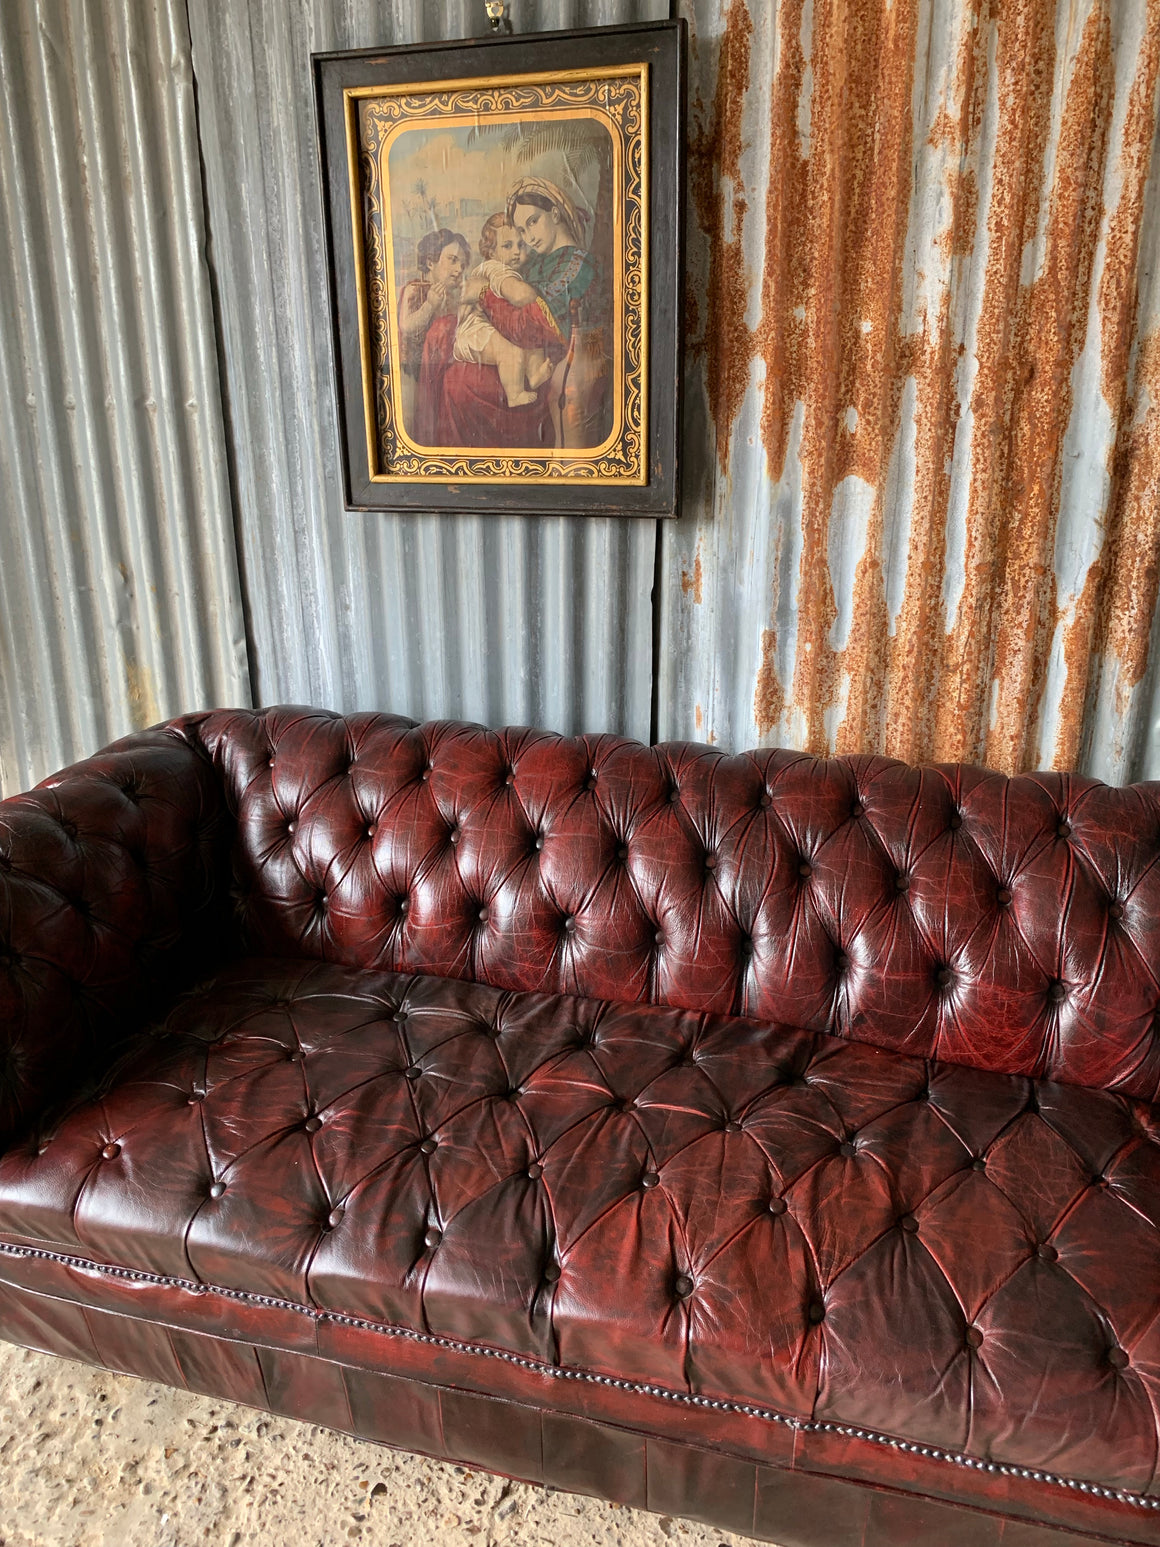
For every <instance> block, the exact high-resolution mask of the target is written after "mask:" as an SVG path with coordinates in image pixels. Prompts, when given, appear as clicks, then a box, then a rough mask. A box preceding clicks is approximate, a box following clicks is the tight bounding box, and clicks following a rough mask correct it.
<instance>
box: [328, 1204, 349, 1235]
mask: <svg viewBox="0 0 1160 1547" xmlns="http://www.w3.org/2000/svg"><path fill="white" fill-rule="evenodd" d="M345 1213H346V1208H345V1206H344V1205H343V1204H341V1203H338V1204H336V1205H335V1206H334V1208H332V1209H331V1211H330V1213H329V1214H328V1215H327V1216H326V1223H327V1226H328V1228H329V1229H331V1230H333V1229H335V1227H336V1226H338V1225H341V1224H342V1216H343V1215H344V1214H345Z"/></svg>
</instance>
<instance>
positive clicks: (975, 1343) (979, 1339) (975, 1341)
mask: <svg viewBox="0 0 1160 1547" xmlns="http://www.w3.org/2000/svg"><path fill="white" fill-rule="evenodd" d="M964 1342H965V1343H966V1345H967V1347H968V1348H981V1347H982V1345H983V1334H982V1333H981V1332H980V1331H979V1329H978V1327H968V1328H967V1331H966V1335H965V1337H964Z"/></svg>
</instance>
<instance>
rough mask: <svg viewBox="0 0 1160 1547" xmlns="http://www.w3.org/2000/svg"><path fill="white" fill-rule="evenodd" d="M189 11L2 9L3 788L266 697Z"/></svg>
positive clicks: (121, 5)
mask: <svg viewBox="0 0 1160 1547" xmlns="http://www.w3.org/2000/svg"><path fill="white" fill-rule="evenodd" d="M202 235H203V221H202V189H201V180H200V172H199V166H198V154H197V132H196V121H195V115H194V97H193V80H192V75H191V72H190V66H189V35H188V29H187V25H186V16H185V5H184V0H39V3H38V0H3V4H2V5H0V791H3V792H5V793H11V792H12V791H14V790H17V789H23V788H26V787H27V786H28V785H29V784H31V783H33V782H34V781H35V780H37V779H39V778H42V777H43V776H44V775H46V774H48V773H50V772H51V771H52V770H53V769H55V768H58V767H60V766H61V765H62V764H64V763H67V762H70V761H71V760H72V759H74V758H76V757H80V756H83V755H84V754H86V753H88V752H91V751H93V750H94V749H95V748H96V747H98V746H100V745H101V744H102V743H104V742H106V741H109V740H111V739H112V738H113V737H115V736H118V735H122V734H124V733H125V732H127V731H129V730H131V729H133V728H135V727H139V726H143V725H147V724H151V723H152V722H154V721H156V720H158V719H160V718H162V717H163V716H166V715H171V714H177V713H180V712H181V711H182V710H185V709H190V708H194V707H196V706H198V705H200V704H203V703H207V702H233V703H239V702H241V703H244V702H247V701H248V696H249V678H248V673H247V667H246V649H245V633H244V627H243V621H242V611H241V603H240V595H239V587H238V570H237V560H236V554H235V548H234V536H233V518H232V511H231V505H230V498H229V488H228V481H227V477H226V461H225V438H224V430H223V423H222V414H221V396H220V388H219V383H218V370H217V358H216V353H215V346H214V330H213V321H212V316H211V312H210V292H209V285H208V277H207V272H206V269H205V266H204V263H203V262H202V253H201V244H202Z"/></svg>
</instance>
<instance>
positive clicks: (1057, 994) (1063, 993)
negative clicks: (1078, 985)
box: [1047, 978, 1067, 1004]
mask: <svg viewBox="0 0 1160 1547" xmlns="http://www.w3.org/2000/svg"><path fill="white" fill-rule="evenodd" d="M1047 997H1048V999H1050V1000H1051V1002H1052V1004H1062V1003H1063V1001H1064V1000H1065V999H1066V998H1067V987H1066V985H1065V984H1063V983H1061V982H1060V981H1059V979H1058V978H1057V979H1056V980H1055V982H1054V983H1049V984H1048V986H1047Z"/></svg>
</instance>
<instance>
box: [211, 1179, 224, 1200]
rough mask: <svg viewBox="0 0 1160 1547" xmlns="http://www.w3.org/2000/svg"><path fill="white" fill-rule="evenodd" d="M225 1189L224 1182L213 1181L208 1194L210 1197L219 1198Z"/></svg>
mask: <svg viewBox="0 0 1160 1547" xmlns="http://www.w3.org/2000/svg"><path fill="white" fill-rule="evenodd" d="M225 1190H226V1184H225V1183H224V1182H214V1184H213V1186H212V1187H211V1188H210V1190H209V1195H210V1197H211V1198H220V1197H221V1195H222V1193H224V1192H225Z"/></svg>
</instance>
